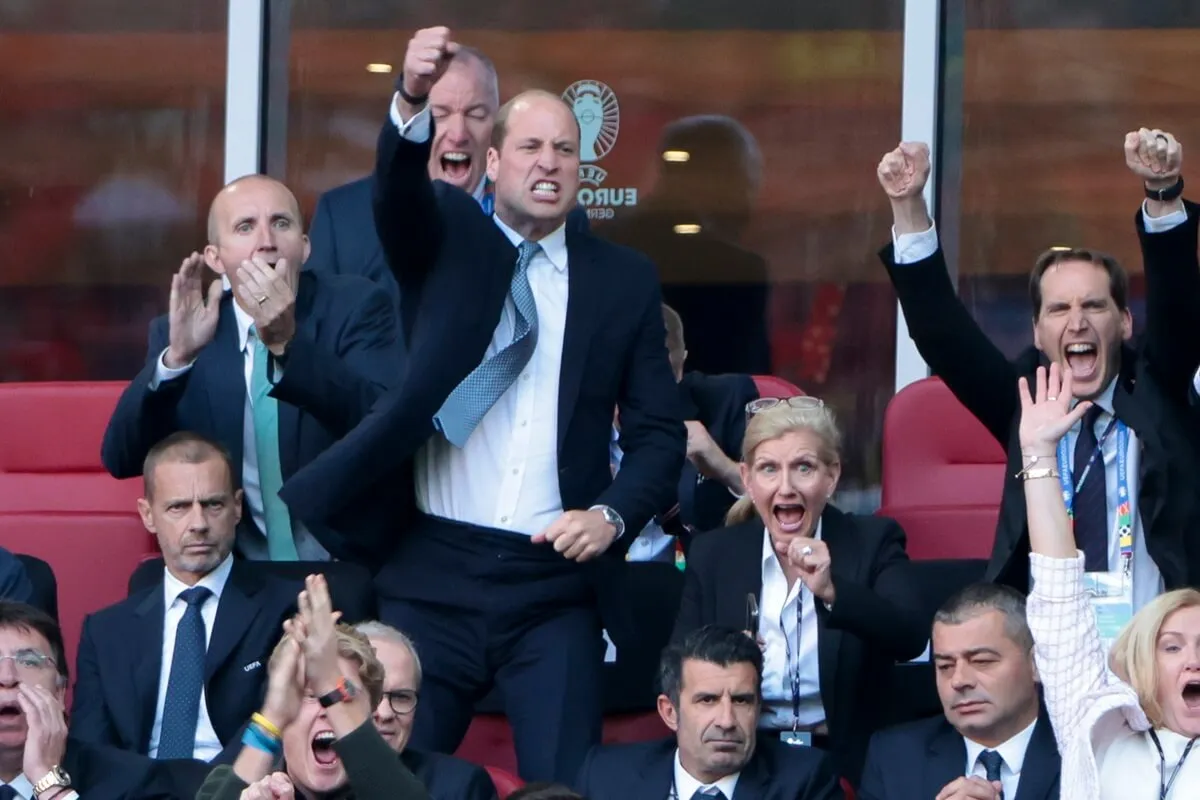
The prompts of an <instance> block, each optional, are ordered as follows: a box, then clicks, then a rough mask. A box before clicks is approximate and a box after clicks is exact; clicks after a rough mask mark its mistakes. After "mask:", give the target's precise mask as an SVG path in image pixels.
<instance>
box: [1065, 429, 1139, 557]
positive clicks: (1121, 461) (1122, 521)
mask: <svg viewBox="0 0 1200 800" xmlns="http://www.w3.org/2000/svg"><path fill="white" fill-rule="evenodd" d="M1114 430H1115V431H1116V434H1117V537H1118V538H1119V539H1120V545H1121V568H1122V569H1123V570H1124V571H1125V572H1126V574H1128V573H1129V571H1130V569H1131V567H1132V564H1133V514H1132V513H1131V509H1130V504H1129V426H1128V425H1126V424H1125V423H1124V422H1121V421H1120V420H1118V419H1117V418H1116V417H1115V416H1114V417H1113V418H1112V420H1110V421H1109V423H1108V426H1107V427H1105V429H1104V434H1103V435H1102V436H1101V437H1100V439H1099V440H1098V441H1097V442H1096V449H1095V450H1093V451H1092V455H1091V457H1090V458H1088V462H1087V464H1086V465H1084V468H1083V473H1082V474H1081V475H1080V476H1079V481H1078V482H1073V481H1072V476H1071V459H1070V458H1069V457H1068V456H1067V437H1065V436H1064V437H1063V438H1062V439H1061V440H1060V441H1059V443H1058V475H1059V483H1060V485H1061V486H1062V497H1063V503H1065V504H1066V506H1067V514H1068V515H1069V516H1070V517H1071V518H1072V519H1074V517H1075V508H1074V505H1075V495H1076V494H1077V493H1078V492H1079V490H1080V489H1081V488H1083V482H1084V481H1086V480H1087V478H1088V475H1089V474H1091V471H1092V466H1093V465H1095V464H1096V461H1097V459H1099V460H1100V469H1104V456H1103V453H1102V451H1103V449H1104V443H1105V442H1107V441H1108V437H1109V435H1110V434H1112V433H1113V431H1114ZM1106 502H1107V501H1106Z"/></svg>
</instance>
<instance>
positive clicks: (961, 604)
mask: <svg viewBox="0 0 1200 800" xmlns="http://www.w3.org/2000/svg"><path fill="white" fill-rule="evenodd" d="M989 611H999V612H1000V613H1001V614H1003V615H1004V632H1005V633H1006V634H1007V635H1008V638H1009V639H1011V640H1012V641H1013V642H1014V643H1016V644H1017V645H1018V646H1019V647H1020V648H1021V649H1022V650H1023V651H1026V652H1028V651H1031V650H1033V634H1032V633H1031V632H1030V630H1029V623H1028V622H1027V621H1026V619H1025V595H1023V594H1021V593H1020V592H1018V591H1017V590H1016V589H1014V588H1012V587H1011V586H1003V585H1001V584H998V583H973V584H971V585H970V586H967V587H965V588H963V589H960V590H959V591H957V592H955V593H954V594H953V595H952V596H951V597H950V599H949V600H947V601H946V602H944V603H942V606H941V608H939V609H938V610H937V613H936V614H934V616H933V622H934V624H935V625H936V624H938V623H941V624H942V625H961V624H962V623H964V622H966V621H967V620H969V619H973V618H975V617H977V616H979V615H980V614H986V613H987V612H989Z"/></svg>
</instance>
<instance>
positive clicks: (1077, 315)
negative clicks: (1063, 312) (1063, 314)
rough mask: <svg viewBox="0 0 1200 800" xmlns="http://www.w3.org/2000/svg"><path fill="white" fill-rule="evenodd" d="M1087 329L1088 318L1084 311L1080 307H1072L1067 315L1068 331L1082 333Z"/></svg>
mask: <svg viewBox="0 0 1200 800" xmlns="http://www.w3.org/2000/svg"><path fill="white" fill-rule="evenodd" d="M1086 327H1087V316H1086V315H1085V314H1084V313H1083V309H1082V308H1081V307H1079V306H1071V310H1070V312H1069V313H1068V315H1067V329H1068V330H1072V331H1081V330H1084V329H1085V328H1086Z"/></svg>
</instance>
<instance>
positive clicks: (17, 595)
mask: <svg viewBox="0 0 1200 800" xmlns="http://www.w3.org/2000/svg"><path fill="white" fill-rule="evenodd" d="M32 599H33V583H32V582H30V580H29V573H28V572H26V571H25V565H24V564H22V563H21V559H19V558H17V557H16V556H15V555H13V554H12V553H11V552H9V551H8V550H6V549H4V548H3V547H0V600H12V601H14V602H17V603H28V602H30V601H31V600H32Z"/></svg>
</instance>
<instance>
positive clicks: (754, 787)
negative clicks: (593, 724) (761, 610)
mask: <svg viewBox="0 0 1200 800" xmlns="http://www.w3.org/2000/svg"><path fill="white" fill-rule="evenodd" d="M762 670H763V656H762V651H761V650H760V649H759V647H758V645H757V644H756V643H755V642H754V640H753V639H751V638H750V637H749V636H747V635H746V634H745V633H743V632H742V631H739V630H736V629H733V628H723V627H720V626H717V625H706V626H704V627H702V628H698V629H696V630H695V631H693V632H692V633H690V634H688V635H687V636H686V637H684V639H683V641H682V642H680V643H679V644H675V645H672V646H670V647H668V648H667V649H666V650H665V651H664V652H663V656H662V666H661V670H660V678H661V682H662V688H663V693H662V695H660V696H659V698H658V713H659V715H660V716H661V717H662V720H663V722H664V723H665V724H666V726H667V727H668V728H670V729H671V730H673V731H674V732H675V736H674V737H673V738H671V739H665V740H663V741H658V742H638V743H637V744H621V745H604V746H601V747H597V748H595V749H594V750H592V752H590V753H589V754H588V757H587V761H586V763H585V764H584V765H583V768H582V769H581V770H580V773H579V778H578V781H577V785H576V788H577V789H578V790H579V793H580V794H582V795H583V796H584V797H587V798H589V800H663V799H664V798H675V800H704V799H705V798H715V799H716V800H720V798H725V800H752V799H753V800H768V799H774V800H835V799H836V800H840V799H841V797H842V790H841V787H840V786H839V785H838V781H837V778H836V776H835V775H834V773H833V768H832V767H831V766H830V764H829V761H828V758H827V757H826V756H825V754H824V753H822V752H821V751H819V750H814V749H812V748H810V747H790V746H788V745H785V744H783V743H782V742H780V741H779V740H778V739H775V738H765V739H760V738H759V737H758V734H757V729H758V723H759V713H760V710H761V706H762V689H761V687H762Z"/></svg>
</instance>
